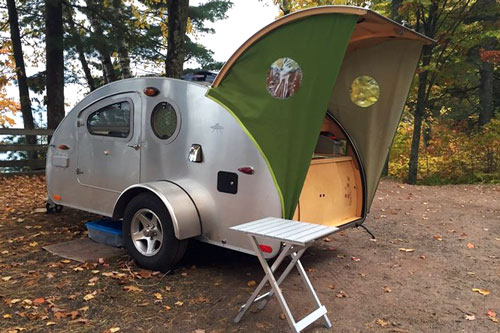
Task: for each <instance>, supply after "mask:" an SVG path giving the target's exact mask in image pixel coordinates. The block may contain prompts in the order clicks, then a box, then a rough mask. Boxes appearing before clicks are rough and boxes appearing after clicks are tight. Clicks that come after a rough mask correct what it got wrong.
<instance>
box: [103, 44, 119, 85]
mask: <svg viewBox="0 0 500 333" xmlns="http://www.w3.org/2000/svg"><path fill="white" fill-rule="evenodd" d="M99 53H100V54H101V63H102V71H103V74H104V82H105V83H110V82H113V81H116V75H115V69H114V67H113V62H112V61H111V55H110V54H109V51H108V50H107V48H101V49H100V51H99Z"/></svg>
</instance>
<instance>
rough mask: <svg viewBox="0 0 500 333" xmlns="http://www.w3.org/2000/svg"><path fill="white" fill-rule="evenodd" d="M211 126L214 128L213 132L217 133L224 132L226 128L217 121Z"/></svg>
mask: <svg viewBox="0 0 500 333" xmlns="http://www.w3.org/2000/svg"><path fill="white" fill-rule="evenodd" d="M210 128H211V129H212V133H216V134H222V131H223V130H224V127H223V126H221V125H219V123H216V124H215V125H213V126H210Z"/></svg>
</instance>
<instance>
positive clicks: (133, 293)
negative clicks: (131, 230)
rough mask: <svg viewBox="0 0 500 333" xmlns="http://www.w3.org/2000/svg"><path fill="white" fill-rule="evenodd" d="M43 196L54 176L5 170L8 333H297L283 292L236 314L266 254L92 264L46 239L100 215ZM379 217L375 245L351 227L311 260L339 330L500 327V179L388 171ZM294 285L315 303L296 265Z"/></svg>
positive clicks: (2, 288) (200, 253) (291, 292)
mask: <svg viewBox="0 0 500 333" xmlns="http://www.w3.org/2000/svg"><path fill="white" fill-rule="evenodd" d="M44 204H45V183H44V178H43V177H16V178H5V179H0V332H4V331H5V332H16V331H22V330H26V331H30V332H31V331H44V332H45V331H55V332H67V331H72V332H80V331H81V332H88V331H91V332H104V331H106V332H117V331H118V330H119V331H121V332H143V331H144V332H196V333H203V332H206V333H208V332H236V331H238V332H256V331H262V332H287V331H289V329H288V325H287V322H286V320H283V319H282V317H283V316H282V315H281V310H280V308H279V306H278V303H277V301H276V299H275V298H273V299H272V300H271V301H270V302H269V304H268V305H267V307H266V308H265V310H263V311H260V312H259V311H257V310H255V309H254V308H252V309H251V310H250V311H249V313H248V314H247V315H246V316H245V317H244V318H243V320H242V321H241V322H240V323H239V324H234V323H233V318H234V316H235V315H236V313H237V310H238V307H239V306H240V305H241V304H242V303H244V302H245V301H246V299H247V298H248V297H249V295H250V293H251V292H252V290H253V288H254V287H252V286H251V285H253V282H251V281H256V282H257V283H258V282H259V281H260V279H261V278H262V276H263V273H262V270H261V267H260V265H259V263H258V261H257V259H256V258H255V257H253V256H250V255H245V254H241V253H237V252H234V251H230V250H226V249H223V248H219V247H215V246H210V245H206V244H201V243H197V242H192V244H190V248H189V249H188V254H187V256H186V257H185V259H184V260H183V261H182V262H181V264H180V266H179V267H178V268H177V269H175V270H174V271H172V272H171V273H169V274H166V275H164V274H161V273H158V272H150V271H145V270H141V269H140V268H138V267H137V266H135V265H134V263H133V262H131V261H129V259H128V257H127V256H123V257H120V258H116V259H113V260H110V261H105V262H101V263H98V262H97V263H87V264H79V263H77V262H74V261H70V260H64V259H61V258H58V257H56V256H54V255H52V254H50V253H48V252H46V251H44V250H42V246H45V245H48V244H55V243H58V242H62V241H65V240H70V239H75V238H81V237H86V231H85V225H84V223H83V222H85V221H88V220H90V219H92V218H94V217H95V216H92V215H91V214H88V213H84V212H80V211H76V210H72V209H66V208H65V209H64V210H63V211H62V212H61V213H59V214H50V215H49V214H45V213H44V209H43V208H44ZM366 226H368V227H369V228H370V229H371V231H372V232H373V233H374V234H375V235H376V236H377V240H376V241H371V240H370V237H369V236H368V234H367V233H366V232H365V231H363V230H362V229H349V230H346V231H343V232H340V233H337V234H335V235H334V236H331V237H330V238H325V239H324V240H322V241H319V242H316V244H315V245H313V246H312V247H311V248H310V249H309V250H308V251H307V252H306V254H305V255H304V257H303V260H302V262H303V264H304V266H305V267H306V269H307V270H308V274H309V277H310V278H311V281H312V283H313V285H314V286H315V289H316V290H317V292H318V295H319V298H320V299H321V301H322V302H323V303H324V305H325V306H326V308H327V309H328V311H329V317H330V319H331V321H332V324H333V330H332V331H333V332H459V331H460V332H462V331H463V332H500V324H499V323H498V320H499V318H500V186H498V185H497V186H479V185H455V186H436V187H426V186H409V185H406V184H401V183H398V182H394V181H389V180H384V181H382V183H381V184H380V187H379V189H378V191H377V193H376V195H375V198H374V202H373V206H372V209H371V212H370V214H369V216H368V219H367V221H366ZM249 285H250V286H249ZM283 290H284V294H285V297H286V298H287V300H288V302H289V304H291V308H292V311H296V312H295V313H298V314H299V316H300V315H304V314H305V313H306V312H307V311H311V310H312V309H313V304H312V300H311V299H310V298H309V297H308V296H306V295H307V293H306V290H305V288H304V287H303V285H302V283H301V280H300V278H299V276H298V275H297V274H291V275H290V277H289V279H288V280H286V281H285V283H284V284H283ZM306 332H328V330H326V329H325V328H323V327H322V325H321V321H317V322H315V323H314V324H313V325H312V326H310V327H309V328H308V329H307V330H306Z"/></svg>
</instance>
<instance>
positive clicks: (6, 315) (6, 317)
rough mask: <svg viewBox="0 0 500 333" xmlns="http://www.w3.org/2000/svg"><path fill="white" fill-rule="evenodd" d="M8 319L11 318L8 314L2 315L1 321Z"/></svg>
mask: <svg viewBox="0 0 500 333" xmlns="http://www.w3.org/2000/svg"><path fill="white" fill-rule="evenodd" d="M10 318H12V315H10V314H8V313H6V314H4V315H3V319H10Z"/></svg>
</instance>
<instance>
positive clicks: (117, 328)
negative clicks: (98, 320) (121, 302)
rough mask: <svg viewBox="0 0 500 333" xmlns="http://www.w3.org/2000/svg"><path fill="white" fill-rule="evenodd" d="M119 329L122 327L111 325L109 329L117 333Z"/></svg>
mask: <svg viewBox="0 0 500 333" xmlns="http://www.w3.org/2000/svg"><path fill="white" fill-rule="evenodd" d="M119 330H120V328H119V327H111V328H110V329H109V332H110V333H115V332H118V331H119Z"/></svg>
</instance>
